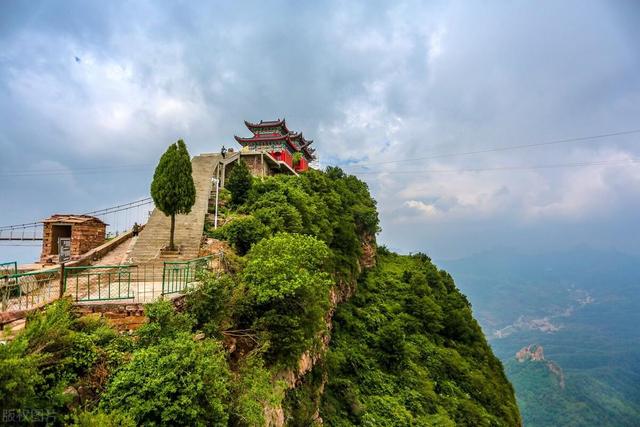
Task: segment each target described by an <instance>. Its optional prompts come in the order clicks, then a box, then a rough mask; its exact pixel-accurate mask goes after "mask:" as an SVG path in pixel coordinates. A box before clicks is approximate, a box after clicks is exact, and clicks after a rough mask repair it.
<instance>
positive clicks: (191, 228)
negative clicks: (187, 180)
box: [129, 154, 221, 264]
mask: <svg viewBox="0 0 640 427" xmlns="http://www.w3.org/2000/svg"><path fill="white" fill-rule="evenodd" d="M220 160H221V156H220V155H219V154H203V155H200V156H196V157H194V158H193V160H192V161H191V167H192V174H193V182H194V184H195V187H196V202H195V204H194V205H193V207H192V208H191V212H190V213H189V214H187V215H176V229H175V237H174V238H175V244H176V247H177V248H178V249H179V250H178V252H177V253H171V254H169V253H165V254H161V250H162V249H163V248H164V247H166V246H168V245H169V232H170V229H171V218H170V217H168V216H165V214H163V213H162V212H161V211H160V210H158V209H154V210H153V212H152V213H151V217H149V220H148V221H147V224H146V225H145V227H144V229H143V230H142V231H141V232H140V235H139V237H138V240H137V242H136V243H135V245H134V247H133V249H132V250H131V253H130V258H129V261H130V262H132V263H138V264H141V263H150V262H154V260H161V259H162V260H187V259H192V258H196V257H197V256H198V251H199V249H200V242H201V240H202V233H203V231H204V222H205V217H206V215H207V210H208V208H209V197H210V195H211V189H212V182H211V178H213V177H214V176H215V173H216V167H217V164H218V162H219V161H220Z"/></svg>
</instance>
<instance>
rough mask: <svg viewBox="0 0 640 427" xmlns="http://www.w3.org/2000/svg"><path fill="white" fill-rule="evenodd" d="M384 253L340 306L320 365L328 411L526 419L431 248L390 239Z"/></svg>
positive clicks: (363, 419)
mask: <svg viewBox="0 0 640 427" xmlns="http://www.w3.org/2000/svg"><path fill="white" fill-rule="evenodd" d="M378 259H379V263H378V265H377V266H375V267H374V268H373V269H371V270H370V271H367V272H365V273H364V274H363V275H362V277H361V279H360V281H359V283H358V288H357V292H356V294H355V296H354V297H352V298H351V299H349V300H348V301H346V302H344V303H343V304H341V305H340V306H338V308H337V310H336V313H335V316H334V322H333V334H332V340H331V342H330V345H329V351H328V352H327V355H326V357H325V359H324V363H323V364H322V366H321V368H320V369H322V371H323V375H320V374H315V377H318V378H325V381H324V382H322V383H321V384H322V390H323V392H322V393H321V398H320V411H319V415H320V417H321V418H322V419H323V421H324V422H325V423H326V424H328V425H332V426H347V425H376V426H407V425H451V426H453V425H473V426H482V425H503V426H516V425H520V424H521V420H520V415H519V412H518V407H517V405H516V401H515V396H514V392H513V388H512V387H511V384H510V383H509V382H508V380H507V379H506V377H505V374H504V372H503V369H502V365H501V363H500V362H499V360H498V359H497V358H496V357H495V356H494V355H493V353H492V351H491V349H490V347H489V346H488V344H487V342H486V340H485V338H484V336H483V334H482V332H481V330H480V328H479V326H478V324H477V322H476V321H475V320H474V319H473V317H472V314H471V309H470V306H469V304H468V302H467V300H466V298H465V297H464V296H463V295H462V294H461V293H460V292H459V291H458V290H457V288H456V287H455V285H454V283H453V280H452V278H451V276H449V275H448V274H447V273H446V272H443V271H438V269H437V268H436V267H435V266H434V265H433V264H432V263H431V261H430V260H429V258H428V257H426V256H425V255H422V254H418V255H415V256H399V255H395V254H392V253H389V252H388V251H386V250H384V249H383V250H382V251H381V254H380V256H379V258H378ZM313 377H314V376H313V375H312V376H311V378H310V379H309V380H308V381H303V385H302V386H303V389H304V388H305V387H307V388H308V384H313V382H314V380H313ZM307 394H308V393H307ZM304 400H305V399H303V398H298V400H297V401H299V402H301V401H304ZM307 401H308V399H307ZM299 413H300V412H299ZM293 425H304V424H303V423H297V424H296V423H294V424H293ZM307 425H308V424H307Z"/></svg>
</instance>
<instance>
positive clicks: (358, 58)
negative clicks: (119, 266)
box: [0, 1, 640, 256]
mask: <svg viewBox="0 0 640 427" xmlns="http://www.w3.org/2000/svg"><path fill="white" fill-rule="evenodd" d="M0 9H1V10H0V12H1V13H0V78H1V81H0V94H1V95H2V96H1V97H0V117H2V119H1V120H2V126H1V127H0V150H1V152H2V156H3V161H2V165H3V166H2V167H3V171H5V173H7V171H8V172H10V173H13V172H15V171H39V170H45V169H47V170H51V169H53V170H61V169H68V170H71V171H74V173H73V174H69V175H53V176H47V177H42V176H35V177H34V176H30V177H16V176H12V177H8V176H2V177H0V180H1V182H0V198H1V199H2V201H3V209H2V213H1V214H0V223H2V224H4V223H13V222H22V221H28V220H31V219H34V218H40V217H44V216H46V215H48V214H50V213H52V212H54V211H83V210H90V209H93V208H97V207H101V206H109V205H112V204H115V203H117V202H120V201H127V200H133V199H135V198H136V197H139V196H141V195H146V194H147V193H148V185H149V181H150V176H151V172H152V169H153V166H154V164H155V162H156V161H157V158H158V157H159V155H160V153H161V152H162V151H163V150H164V148H165V147H166V146H167V144H168V143H170V142H171V141H174V140H175V139H177V138H184V139H185V140H186V141H187V143H188V145H189V148H190V150H191V152H192V153H199V152H207V151H209V152H210V151H217V150H218V149H219V147H220V146H221V145H222V144H225V145H227V146H229V145H232V141H233V140H232V137H233V134H239V135H246V134H247V130H246V129H244V126H243V122H242V120H243V119H249V120H260V119H269V118H275V117H283V116H286V117H287V120H288V123H289V124H290V126H291V127H292V128H295V129H301V130H303V131H304V132H305V135H307V137H310V138H314V139H315V140H316V141H317V146H318V150H319V154H320V156H321V164H323V165H326V164H340V165H345V167H346V168H347V169H348V170H349V171H351V172H363V171H364V172H367V173H368V174H366V175H362V177H363V178H365V179H366V180H367V181H368V182H369V184H370V186H371V188H372V190H373V192H374V194H375V196H376V197H377V198H378V200H379V206H380V208H381V212H382V220H383V222H382V226H383V228H384V231H383V233H382V240H383V241H385V242H386V243H388V244H389V245H391V246H393V247H395V248H398V249H401V250H419V249H422V250H426V251H429V252H431V253H433V254H434V255H436V256H455V255H460V254H463V253H467V252H469V251H476V250H482V249H483V248H488V247H493V246H500V245H515V246H527V247H528V246H529V245H534V246H536V247H539V248H543V247H545V245H550V244H552V245H563V244H564V245H566V244H574V243H581V242H586V243H592V244H594V245H609V246H617V247H620V248H621V249H625V250H638V248H637V247H635V243H634V242H635V241H637V237H639V236H637V235H634V233H637V231H636V230H637V227H635V225H634V224H635V222H634V221H635V217H636V216H637V215H635V214H634V213H633V212H637V209H638V207H639V206H638V202H637V200H638V199H639V198H638V196H640V192H639V191H638V188H639V187H640V174H639V169H640V167H639V166H638V165H637V164H633V163H630V162H628V164H624V163H625V162H627V161H628V160H629V159H630V158H634V157H640V149H639V148H638V144H637V141H638V136H637V135H635V136H634V135H629V136H626V137H617V138H610V139H606V140H601V141H593V142H588V143H583V144H578V143H576V144H566V145H558V146H549V147H544V148H541V149H529V150H516V151H509V152H496V153H489V154H485V155H475V156H457V157H446V158H438V159H432V160H429V161H422V162H403V163H386V164H371V165H369V166H366V167H357V166H352V165H353V163H376V162H381V161H388V160H399V159H406V158H411V157H416V156H418V157H424V156H427V155H430V154H437V153H448V152H460V151H469V150H476V149H481V148H486V147H494V146H501V145H511V144H526V143H535V142H542V141H547V140H553V139H558V138H564V137H573V136H582V135H591V134H600V133H606V132H612V131H618V130H627V129H632V128H637V127H639V126H638V122H637V117H639V116H640V114H639V113H640V107H639V106H640V75H639V74H638V73H637V70H638V69H639V66H640V57H639V55H640V51H639V50H638V49H637V46H638V41H639V40H640V30H639V29H638V27H637V25H635V24H636V22H637V19H638V18H640V15H639V9H638V7H637V5H636V4H634V2H628V3H624V2H616V3H607V2H582V1H580V2H562V3H557V2H535V3H534V2H532V3H529V4H524V3H513V4H500V5H497V4H480V3H475V2H473V3H471V2H469V3H459V2H453V3H448V2H447V3H445V2H433V3H430V4H429V5H426V6H425V5H424V4H423V2H361V3H356V2H348V3H344V2H306V3H303V4H302V3H298V2H269V3H265V2H242V3H234V2H219V3H215V4H214V3H206V4H196V3H194V2H160V3H158V2H126V3H125V2H106V3H105V2H103V3H99V2H84V1H78V2H64V3H60V2H53V1H41V2H3V3H2V4H1V5H0ZM76 58H77V59H76ZM590 161H607V162H612V163H613V164H612V165H611V166H607V165H605V166H598V167H586V168H566V169H554V170H524V171H511V172H487V173H457V174H452V173H423V174H398V172H403V171H407V170H408V171H412V170H417V171H420V170H440V169H465V168H483V167H495V166H505V165H506V166H526V165H536V164H549V163H566V162H590ZM105 165H108V166H113V167H118V166H123V165H124V166H126V165H140V166H139V168H138V169H136V170H133V171H131V170H122V171H121V172H119V173H109V174H89V173H79V172H78V171H79V168H86V167H96V166H105ZM350 165H351V166H350ZM7 202H8V203H7ZM611 224H616V225H615V226H612V225H611ZM587 231H588V232H587ZM547 235H548V236H550V237H548V238H544V237H541V236H547ZM634 238H635V240H634Z"/></svg>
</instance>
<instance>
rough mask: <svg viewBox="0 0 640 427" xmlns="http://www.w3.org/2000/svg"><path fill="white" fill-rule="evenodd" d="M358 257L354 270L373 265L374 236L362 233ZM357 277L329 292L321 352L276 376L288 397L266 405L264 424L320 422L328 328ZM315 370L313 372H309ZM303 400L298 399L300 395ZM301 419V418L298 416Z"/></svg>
mask: <svg viewBox="0 0 640 427" xmlns="http://www.w3.org/2000/svg"><path fill="white" fill-rule="evenodd" d="M361 242H362V244H361V252H362V254H361V256H360V257H359V259H358V269H357V271H358V272H359V274H361V273H362V272H363V271H366V270H367V269H370V268H373V267H375V265H376V254H377V245H376V239H375V236H374V235H372V234H365V235H363V236H362V237H361ZM356 288H357V280H355V279H354V280H351V281H348V280H345V281H342V282H340V283H336V284H335V285H334V286H333V287H332V288H331V289H330V291H329V300H330V305H329V310H328V311H327V314H326V317H325V321H326V332H325V333H323V334H322V337H321V342H322V347H321V351H320V352H311V351H307V352H305V353H304V354H303V355H302V356H301V357H300V359H299V361H298V364H297V366H296V368H295V369H285V370H282V371H280V372H279V373H278V374H277V375H276V376H275V381H276V382H278V381H283V382H284V383H285V384H286V387H287V389H288V390H289V395H288V400H287V401H286V402H285V406H283V405H276V406H266V407H265V420H266V425H267V426H273V427H282V426H284V425H286V424H287V420H289V421H292V420H298V421H300V422H302V421H303V420H304V419H306V421H307V422H308V423H310V424H311V425H315V424H322V422H323V420H322V417H321V416H320V402H321V396H322V394H323V392H324V387H325V384H326V382H327V372H326V369H325V367H324V364H323V362H324V358H325V355H326V352H327V351H328V349H329V346H330V342H331V331H332V329H333V315H334V313H335V310H336V309H337V308H338V306H339V304H341V303H343V302H345V301H347V300H348V299H349V298H351V297H352V296H353V295H354V293H355V292H356ZM312 371H314V372H312ZM301 394H302V395H303V397H304V399H305V401H304V402H300V401H299V399H300V395H301ZM302 406H304V413H303V415H301V414H300V410H301V407H302ZM299 418H302V419H299Z"/></svg>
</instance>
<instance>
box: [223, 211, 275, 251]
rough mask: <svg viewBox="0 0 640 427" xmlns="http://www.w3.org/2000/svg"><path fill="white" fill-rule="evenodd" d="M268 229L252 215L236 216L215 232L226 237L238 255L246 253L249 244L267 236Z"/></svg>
mask: <svg viewBox="0 0 640 427" xmlns="http://www.w3.org/2000/svg"><path fill="white" fill-rule="evenodd" d="M267 233H268V229H267V228H266V227H265V226H264V225H263V224H262V222H260V221H259V220H258V219H256V218H254V217H252V216H246V217H242V218H237V219H235V220H233V221H231V222H230V223H229V224H226V225H225V226H224V227H223V228H222V229H220V231H219V232H218V233H217V234H218V235H219V236H221V237H223V238H225V239H227V240H228V241H229V243H230V244H231V246H233V248H234V249H235V250H236V252H238V254H240V255H244V254H246V253H247V252H248V251H249V249H251V246H253V245H254V244H255V243H257V242H259V241H260V240H261V239H263V238H264V237H266V236H267Z"/></svg>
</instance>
